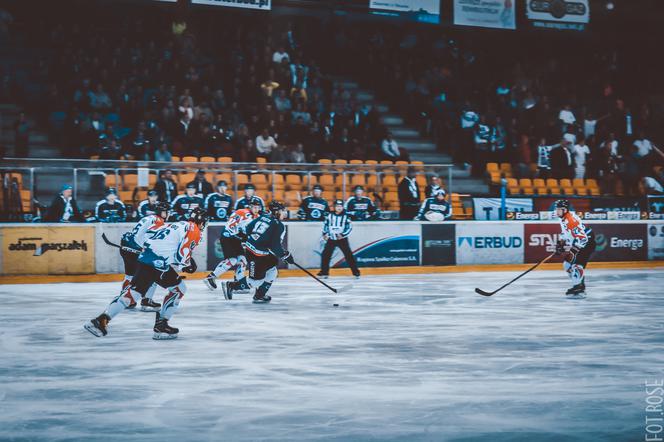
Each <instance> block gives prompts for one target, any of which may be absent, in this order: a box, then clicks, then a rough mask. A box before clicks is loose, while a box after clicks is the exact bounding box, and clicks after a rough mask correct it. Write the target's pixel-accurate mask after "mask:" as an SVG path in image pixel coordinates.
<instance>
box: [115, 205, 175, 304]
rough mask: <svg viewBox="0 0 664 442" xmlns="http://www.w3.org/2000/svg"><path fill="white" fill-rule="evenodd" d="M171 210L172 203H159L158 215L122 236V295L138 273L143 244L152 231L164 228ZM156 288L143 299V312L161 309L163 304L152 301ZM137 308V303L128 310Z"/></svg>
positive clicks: (141, 221)
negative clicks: (137, 268)
mask: <svg viewBox="0 0 664 442" xmlns="http://www.w3.org/2000/svg"><path fill="white" fill-rule="evenodd" d="M170 210H171V205H170V203H167V202H161V203H157V204H156V207H155V211H156V214H154V215H147V216H144V217H143V218H141V220H140V221H139V222H138V223H136V225H135V226H134V228H133V229H131V230H130V231H129V232H126V233H125V234H124V235H122V240H121V242H120V256H121V257H122V261H123V262H124V268H125V276H124V281H122V290H121V291H120V292H121V293H122V292H124V291H126V290H131V288H130V285H131V280H132V278H133V277H134V274H135V273H136V265H137V263H138V255H140V254H141V252H142V251H143V244H144V243H145V239H146V234H147V233H148V232H150V231H155V230H157V229H159V228H160V227H163V226H164V222H165V221H166V220H167V219H168V214H169V211H170ZM156 288H157V285H156V284H153V285H152V287H150V289H148V291H147V293H145V296H144V297H143V298H142V299H141V310H142V311H144V312H148V311H157V309H159V307H161V304H159V303H157V302H154V301H153V300H152V297H153V296H154V292H155V290H156ZM132 301H133V298H132ZM135 307H136V302H131V303H130V304H129V306H128V307H127V308H129V309H133V308H135Z"/></svg>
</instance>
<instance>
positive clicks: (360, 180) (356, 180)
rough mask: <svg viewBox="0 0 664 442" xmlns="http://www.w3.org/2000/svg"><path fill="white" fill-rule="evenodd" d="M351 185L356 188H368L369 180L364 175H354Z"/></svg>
mask: <svg viewBox="0 0 664 442" xmlns="http://www.w3.org/2000/svg"><path fill="white" fill-rule="evenodd" d="M350 185H351V186H352V187H355V186H362V187H366V185H367V179H366V177H365V176H364V174H363V173H356V174H352V175H351V179H350Z"/></svg>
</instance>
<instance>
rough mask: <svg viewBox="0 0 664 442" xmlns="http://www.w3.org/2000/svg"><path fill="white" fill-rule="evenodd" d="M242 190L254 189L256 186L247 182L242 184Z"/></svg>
mask: <svg viewBox="0 0 664 442" xmlns="http://www.w3.org/2000/svg"><path fill="white" fill-rule="evenodd" d="M244 190H256V186H254V185H253V184H247V185H246V186H244Z"/></svg>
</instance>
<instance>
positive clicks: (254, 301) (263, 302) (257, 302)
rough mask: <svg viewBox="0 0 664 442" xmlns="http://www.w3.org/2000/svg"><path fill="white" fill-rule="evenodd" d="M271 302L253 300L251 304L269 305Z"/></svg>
mask: <svg viewBox="0 0 664 442" xmlns="http://www.w3.org/2000/svg"><path fill="white" fill-rule="evenodd" d="M270 301H271V300H270ZM270 301H263V300H260V299H253V300H252V301H251V302H253V303H254V304H269V303H270Z"/></svg>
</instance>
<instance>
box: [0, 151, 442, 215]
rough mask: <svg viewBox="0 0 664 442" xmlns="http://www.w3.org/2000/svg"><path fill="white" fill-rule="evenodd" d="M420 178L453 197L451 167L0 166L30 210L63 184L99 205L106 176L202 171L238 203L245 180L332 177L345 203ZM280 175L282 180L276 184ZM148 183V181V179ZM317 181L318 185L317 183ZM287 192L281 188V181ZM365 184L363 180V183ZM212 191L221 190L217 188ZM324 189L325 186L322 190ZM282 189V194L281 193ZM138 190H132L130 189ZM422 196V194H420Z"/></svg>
mask: <svg viewBox="0 0 664 442" xmlns="http://www.w3.org/2000/svg"><path fill="white" fill-rule="evenodd" d="M411 168H412V170H413V171H414V172H415V173H416V174H419V175H423V176H426V177H429V176H431V175H437V176H439V177H441V178H442V179H443V181H444V185H445V188H446V190H447V191H448V192H450V193H451V192H452V191H453V181H452V168H453V166H452V165H451V164H426V165H423V164H336V163H331V164H321V163H305V164H294V163H223V162H178V163H165V162H156V161H113V160H70V159H21V158H5V159H2V160H0V173H9V172H11V173H20V174H21V175H22V177H23V179H22V189H27V190H30V191H31V194H32V201H31V209H32V210H34V209H35V207H34V203H35V202H39V201H48V202H50V199H51V198H53V196H54V195H55V194H57V193H58V192H59V191H60V187H61V186H62V184H65V183H66V184H71V185H72V186H73V190H74V196H75V198H77V199H79V202H80V200H83V201H84V202H85V200H88V202H94V201H97V200H99V199H100V198H101V197H102V196H103V193H104V188H105V186H106V184H105V183H106V176H108V175H114V176H115V180H112V181H114V182H115V183H118V184H117V185H119V183H123V182H124V177H126V176H128V175H134V174H135V175H136V176H137V180H141V181H140V182H137V183H136V185H137V186H138V187H139V188H141V189H146V188H151V187H153V185H152V184H150V181H151V180H150V179H149V177H150V175H152V176H154V177H155V178H153V180H152V182H154V180H156V179H158V177H159V172H160V171H163V170H167V169H168V170H172V171H173V173H174V174H176V175H180V176H181V174H183V173H190V172H196V171H198V170H203V171H204V172H205V173H206V174H208V178H212V180H211V181H216V176H218V175H223V174H230V176H231V177H232V178H231V183H229V190H232V194H233V197H235V198H237V197H238V195H239V193H240V192H241V191H242V183H241V181H242V180H241V179H240V177H239V176H240V175H247V177H248V181H249V182H251V176H252V175H257V174H262V175H269V176H270V177H271V179H270V180H269V187H268V190H267V191H269V192H271V193H272V194H274V193H275V192H278V191H279V190H284V189H285V186H287V185H288V183H287V182H286V181H285V177H286V176H287V175H299V176H300V177H302V178H304V181H303V183H304V182H306V185H305V186H303V187H302V190H306V191H311V190H312V189H311V188H312V186H313V184H315V183H316V182H319V181H320V177H321V176H324V175H330V176H332V177H333V180H332V183H331V184H333V185H334V189H325V190H332V191H336V189H337V188H339V191H340V192H341V194H342V195H343V197H344V198H347V197H348V196H350V193H351V190H352V187H353V184H352V183H353V182H354V180H353V176H356V175H363V176H365V177H366V178H367V179H368V178H369V177H371V176H375V185H374V184H372V187H374V186H375V188H376V189H379V192H382V191H384V182H385V179H386V177H394V179H395V181H396V182H398V180H399V179H400V178H401V177H402V176H403V175H405V174H406V172H407V171H408V170H409V169H411ZM277 175H281V176H282V178H277ZM146 177H148V178H147V181H145V178H146ZM314 177H316V179H313V178H314ZM282 179H284V181H283V186H282V185H281V184H280V183H281V182H282V181H280V180H282ZM359 181H362V180H359ZM180 184H181V185H184V183H180ZM212 184H213V186H214V185H215V184H216V183H215V182H212ZM322 185H323V186H324V187H325V184H322ZM279 187H280V188H279ZM131 190H133V189H131ZM421 190H423V189H421Z"/></svg>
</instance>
